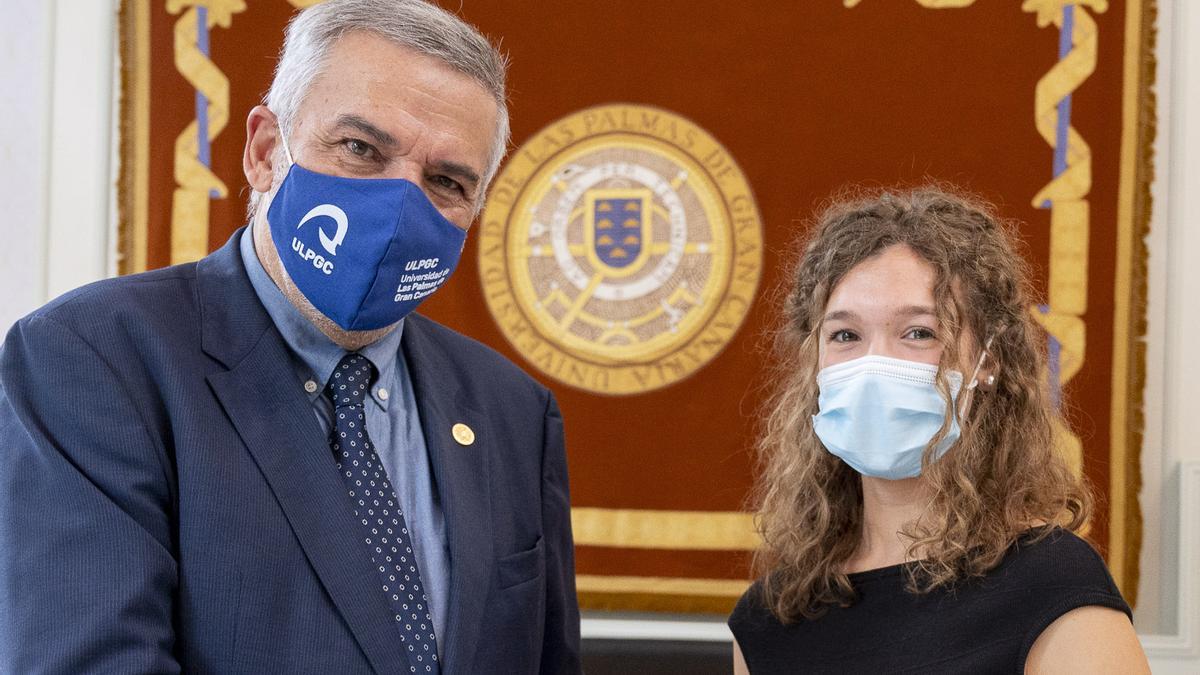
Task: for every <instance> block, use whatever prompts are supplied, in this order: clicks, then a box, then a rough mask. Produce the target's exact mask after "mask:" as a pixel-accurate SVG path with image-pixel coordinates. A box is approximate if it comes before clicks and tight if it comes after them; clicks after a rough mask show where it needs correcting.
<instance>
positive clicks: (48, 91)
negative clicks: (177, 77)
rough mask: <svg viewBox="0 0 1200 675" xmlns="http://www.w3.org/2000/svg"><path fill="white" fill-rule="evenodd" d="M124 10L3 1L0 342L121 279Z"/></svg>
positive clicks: (61, 0)
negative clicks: (91, 286) (84, 289)
mask: <svg viewBox="0 0 1200 675" xmlns="http://www.w3.org/2000/svg"><path fill="white" fill-rule="evenodd" d="M117 2H118V0H3V21H0V203H3V204H4V218H3V220H0V237H2V238H3V241H4V246H0V288H3V289H4V291H3V293H0V333H3V332H7V330H8V327H9V326H10V325H11V324H12V322H13V321H15V320H17V319H18V318H20V317H21V316H23V315H24V314H26V313H28V312H29V311H30V310H32V309H34V308H36V307H38V306H40V305H42V304H43V303H45V302H46V301H47V300H49V299H51V298H53V297H55V296H57V295H59V294H61V293H63V292H64V291H67V290H70V289H72V288H74V287H76V286H79V285H81V284H84V283H87V282H89V281H93V280H95V279H99V278H102V277H104V276H107V275H109V274H111V273H112V271H114V270H115V265H114V264H113V262H112V261H115V260H116V256H115V255H114V246H115V238H114V237H113V236H112V234H111V233H112V231H113V228H114V223H115V216H114V207H115V201H114V194H113V191H114V177H115V173H114V172H113V167H114V162H113V150H114V148H115V147H116V145H115V143H114V140H115V137H116V134H115V130H114V123H115V114H114V111H115V110H116V103H117V97H118V96H119V87H117V86H114V79H115V70H114V69H115V66H116V61H115V58H114V57H115V45H116V11H117Z"/></svg>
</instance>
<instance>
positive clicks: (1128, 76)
mask: <svg viewBox="0 0 1200 675" xmlns="http://www.w3.org/2000/svg"><path fill="white" fill-rule="evenodd" d="M155 1H162V0H122V2H121V8H120V19H119V25H120V54H121V70H120V76H121V101H120V121H119V124H120V126H119V129H120V170H119V176H118V186H117V187H118V220H119V223H118V271H119V273H121V274H131V273H136V272H142V271H145V270H146V269H147V241H148V233H149V211H148V189H149V188H148V186H149V167H150V165H149V156H150V96H151V82H150V57H151V55H150V12H151V3H152V2H155ZM317 1H319V0H289V2H290V4H292V5H293V6H296V7H303V6H307V5H311V4H315V3H316V2H317ZM861 1H863V0H846V1H845V5H846V6H847V7H852V6H854V5H857V4H859V2H861ZM866 1H867V2H871V1H873V0H866ZM916 1H917V2H918V3H919V4H920V5H922V6H924V7H928V8H934V9H936V8H954V7H965V6H969V5H970V4H972V3H973V0H916ZM1028 1H1029V0H1027V2H1028ZM1051 1H1054V2H1057V3H1058V4H1059V5H1060V6H1061V5H1065V4H1076V3H1071V2H1069V0H1051ZM1033 2H1035V4H1045V2H1046V0H1033ZM192 4H195V5H206V4H207V3H205V2H203V0H199V1H198V2H195V3H192ZM217 4H219V3H217ZM177 6H178V5H177ZM1125 12H1126V13H1125V35H1124V43H1125V50H1124V57H1123V58H1124V65H1123V68H1124V77H1123V95H1122V132H1121V157H1120V183H1119V195H1118V220H1117V255H1116V263H1117V267H1116V277H1115V279H1114V318H1113V367H1112V403H1111V411H1110V412H1111V419H1110V423H1111V426H1110V438H1111V447H1110V460H1111V467H1110V476H1111V478H1110V486H1109V487H1110V501H1109V504H1108V508H1109V553H1108V555H1109V558H1108V563H1109V566H1110V568H1111V570H1112V572H1113V576H1114V578H1115V579H1116V580H1117V582H1118V584H1119V585H1120V586H1121V589H1122V591H1123V592H1124V593H1125V595H1126V597H1127V598H1128V599H1129V600H1130V604H1134V603H1135V602H1136V596H1137V579H1138V557H1139V553H1140V548H1141V538H1142V532H1141V512H1140V508H1139V506H1138V501H1137V495H1138V491H1139V490H1140V486H1141V472H1140V452H1139V449H1140V447H1141V442H1142V430H1143V426H1144V422H1143V410H1142V406H1143V398H1142V395H1143V394H1142V390H1143V385H1144V382H1145V346H1144V344H1143V343H1142V341H1141V340H1140V337H1141V336H1144V335H1145V332H1146V317H1145V311H1144V307H1145V301H1146V295H1147V289H1146V283H1147V278H1146V275H1147V268H1146V264H1147V249H1146V243H1145V240H1144V236H1145V234H1146V233H1147V232H1148V230H1149V218H1150V208H1151V196H1150V180H1151V177H1152V172H1153V164H1152V158H1153V151H1152V144H1153V140H1154V135H1155V117H1154V115H1155V110H1156V108H1155V100H1154V97H1153V93H1152V91H1151V88H1152V86H1153V84H1154V77H1155V62H1154V43H1155V19H1156V16H1157V0H1128V1H1127V3H1126V10H1125ZM185 234H186V233H185ZM572 520H573V522H574V523H575V527H576V543H577V544H578V545H581V546H584V545H586V546H609V547H633V548H636V547H639V546H645V547H651V548H653V547H655V546H652V545H653V544H655V543H656V542H657V541H665V542H668V543H670V544H671V546H672V547H673V548H674V549H675V550H678V549H680V548H687V546H683V545H682V544H683V543H687V542H694V546H699V547H701V548H702V549H703V550H751V549H752V548H753V544H752V543H751V540H752V539H753V537H754V535H753V526H752V521H751V516H750V515H749V514H745V513H737V512H722V513H714V512H683V511H679V512H657V511H656V512H647V511H639V510H631V509H593V508H575V509H573V510H572ZM739 522H740V523H741V524H740V525H735V526H733V529H732V530H729V529H726V528H729V527H730V525H729V524H730V523H739ZM716 524H721V526H717V527H714V525H716ZM655 530H656V531H657V534H656V536H654V537H649V536H646V533H647V532H650V531H655ZM663 532H668V533H674V534H670V535H667V536H665V537H664V536H663V534H662V533H663ZM680 539H683V540H684V541H683V542H681V541H679V540H680ZM747 584H748V582H747V581H736V580H725V579H714V580H704V579H699V580H697V579H663V578H654V577H619V576H593V575H580V577H579V583H578V587H579V593H580V597H581V600H583V599H588V600H589V601H588V602H586V603H585V604H587V605H588V606H591V607H601V606H612V607H614V608H616V607H619V608H622V609H630V608H645V609H664V610H674V611H680V610H681V609H683V610H685V611H686V609H687V608H688V607H693V609H692V610H691V611H726V610H727V609H728V608H729V607H732V605H733V603H734V602H735V601H736V599H737V597H738V596H739V595H740V593H741V590H739V589H744V588H745V587H746V585H747Z"/></svg>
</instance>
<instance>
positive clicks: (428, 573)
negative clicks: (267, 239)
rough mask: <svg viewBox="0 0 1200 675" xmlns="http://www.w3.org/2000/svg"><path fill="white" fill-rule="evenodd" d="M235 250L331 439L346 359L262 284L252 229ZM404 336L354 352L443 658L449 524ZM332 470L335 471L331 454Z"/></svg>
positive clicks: (371, 428)
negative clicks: (336, 382)
mask: <svg viewBox="0 0 1200 675" xmlns="http://www.w3.org/2000/svg"><path fill="white" fill-rule="evenodd" d="M240 244H241V253H242V262H243V263H244V264H245V266H246V272H247V273H248V274H249V275H250V283H251V284H253V285H254V292H255V293H257V294H258V299H259V300H260V301H262V304H263V307H265V308H266V310H267V314H269V315H270V316H271V320H272V321H274V322H275V327H276V328H278V329H279V332H280V334H282V335H283V339H284V341H285V342H287V344H288V346H289V347H291V350H292V354H293V356H294V357H295V358H293V359H292V361H293V364H292V365H293V366H294V368H295V370H296V377H297V379H298V382H297V383H296V386H298V387H303V388H304V391H305V393H306V394H307V395H308V399H309V401H311V402H312V405H313V411H314V412H315V413H316V415H317V420H318V421H319V422H320V424H321V428H322V429H323V430H324V431H325V433H326V434H327V435H328V434H329V433H330V430H331V429H332V428H333V403H332V401H330V400H329V397H328V396H326V395H325V393H324V392H325V385H326V384H327V383H328V382H329V377H330V376H331V375H332V374H333V369H334V368H336V367H337V364H338V362H339V361H341V360H342V357H343V356H345V355H346V353H347V352H346V350H344V349H342V348H341V347H339V346H337V345H335V344H334V343H333V342H331V341H330V340H329V338H327V337H325V334H324V333H322V332H321V331H320V330H319V329H317V327H316V326H314V325H313V324H312V323H311V322H310V321H309V320H308V319H306V318H304V316H303V315H302V314H301V313H300V311H299V310H297V309H296V308H295V307H294V306H293V305H292V303H291V302H290V301H288V299H287V298H285V297H284V295H283V293H282V292H281V291H280V290H279V288H278V287H277V286H276V285H275V282H274V281H272V280H271V277H269V276H267V272H266V270H264V269H263V266H262V263H261V262H259V260H258V256H257V255H256V254H255V251H254V239H253V237H252V236H251V228H249V227H247V228H246V230H245V232H243V233H242V239H241V242H240ZM403 334H404V321H403V320H401V321H400V323H399V324H398V325H397V326H396V329H395V330H393V331H392V332H390V333H388V334H387V335H386V336H384V337H383V338H382V339H380V340H379V341H377V342H375V343H373V344H371V345H369V346H367V347H364V348H363V349H361V350H359V353H360V354H362V355H363V356H365V357H367V358H368V359H370V360H371V363H374V364H375V367H376V368H377V369H378V371H379V377H378V378H377V379H376V380H375V384H374V386H373V387H372V389H371V395H370V396H369V397H368V400H369V401H371V402H370V403H367V406H366V414H367V434H368V435H370V437H371V442H372V443H374V445H375V452H376V454H378V455H379V460H380V461H381V462H383V466H384V468H385V469H387V473H388V477H389V478H390V479H391V481H392V485H393V487H395V489H396V492H397V493H398V494H397V495H396V496H397V497H398V498H399V499H400V504H401V505H402V506H403V507H404V519H405V522H406V524H407V525H408V530H409V532H411V533H412V545H413V550H414V552H415V553H416V556H417V564H418V565H419V566H420V570H421V579H422V580H423V581H424V582H425V592H426V596H427V597H428V599H429V611H430V613H431V614H432V615H433V625H434V631H435V632H436V634H437V642H438V651H439V652H443V651H444V641H443V636H444V635H445V634H446V615H447V610H448V603H449V599H448V598H449V592H450V551H449V549H448V548H447V544H446V521H445V519H444V518H443V515H442V505H441V502H440V500H439V499H438V493H437V490H436V489H435V488H434V482H433V471H432V470H431V469H430V466H429V453H428V451H427V449H426V447H425V437H424V436H423V435H422V433H421V419H420V416H419V415H418V414H417V403H416V400H415V399H414V397H413V388H412V379H411V378H410V377H409V374H408V366H407V365H406V364H405V362H404V358H403V355H402V354H401V353H400V339H401V337H402V336H403ZM329 470H330V471H334V470H335V469H334V462H333V454H332V451H330V455H329ZM348 506H349V502H347V507H348ZM365 553H366V549H365V548H364V555H365Z"/></svg>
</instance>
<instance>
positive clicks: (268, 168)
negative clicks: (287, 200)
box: [242, 105, 279, 192]
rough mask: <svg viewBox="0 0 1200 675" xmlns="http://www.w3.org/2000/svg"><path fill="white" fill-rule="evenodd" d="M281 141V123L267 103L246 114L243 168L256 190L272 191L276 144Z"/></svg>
mask: <svg viewBox="0 0 1200 675" xmlns="http://www.w3.org/2000/svg"><path fill="white" fill-rule="evenodd" d="M278 143H279V124H278V121H277V119H276V117H275V113H273V112H271V109H270V108H268V107H267V106H265V105H256V106H254V108H252V109H251V110H250V114H249V115H247V116H246V149H245V151H244V152H243V153H242V170H243V171H245V172H246V181H247V182H249V183H250V187H251V188H253V189H254V190H255V191H256V192H270V190H271V183H272V181H273V180H274V177H275V162H274V159H275V146H276V144H278Z"/></svg>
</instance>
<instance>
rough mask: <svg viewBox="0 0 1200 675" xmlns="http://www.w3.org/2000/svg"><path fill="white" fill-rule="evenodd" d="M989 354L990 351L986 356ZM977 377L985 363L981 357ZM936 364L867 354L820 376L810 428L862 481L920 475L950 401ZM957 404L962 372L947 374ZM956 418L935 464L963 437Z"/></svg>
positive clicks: (940, 447) (953, 419)
mask: <svg viewBox="0 0 1200 675" xmlns="http://www.w3.org/2000/svg"><path fill="white" fill-rule="evenodd" d="M985 354H986V352H985ZM979 364H980V365H978V366H976V367H975V371H976V372H975V373H973V374H972V375H971V377H972V382H971V384H970V385H969V386H968V389H973V388H974V387H975V381H974V377H975V375H977V374H978V372H979V367H980V366H981V365H982V364H983V354H981V355H980V361H979ZM937 370H938V369H937V366H936V365H931V364H926V363H917V362H914V361H905V360H901V359H892V358H887V357H883V356H864V357H862V358H858V359H854V360H853V361H847V362H845V363H839V364H837V365H835V366H830V367H828V368H825V369H823V370H821V372H820V373H818V374H817V386H818V387H819V388H820V391H821V393H820V397H819V399H818V406H819V412H818V413H817V414H816V415H815V416H813V430H814V431H816V433H817V437H818V438H820V439H821V443H822V444H824V445H825V448H826V449H827V450H829V452H831V453H833V454H834V455H836V456H837V457H839V458H841V460H842V461H843V462H845V463H846V464H849V465H850V467H851V468H853V469H854V470H855V471H857V472H858V473H860V474H862V475H864V476H874V477H877V478H887V479H889V480H898V479H901V478H915V477H917V476H919V475H921V456H922V455H923V454H924V453H925V448H926V447H927V446H928V445H929V442H930V441H931V440H933V437H934V435H936V434H937V432H938V431H939V430H941V428H942V424H943V422H944V420H945V415H946V407H947V401H946V400H945V399H944V398H942V395H941V393H939V392H938V390H937V389H936V388H935V386H934V383H935V381H936V378H937ZM946 381H947V384H948V385H949V388H950V396H951V400H952V401H957V400H958V394H959V391H960V390H961V389H962V384H963V377H962V373H960V372H957V371H947V372H946ZM959 433H960V430H959V427H958V419H957V417H954V418H951V421H950V428H949V429H948V430H947V432H946V435H945V437H944V438H942V440H941V441H939V442H938V444H937V447H936V448H934V451H933V452H934V454H933V456H934V459H938V458H941V456H942V455H944V454H945V453H946V451H947V450H948V449H949V448H950V446H952V445H954V442H955V441H957V440H958V437H959Z"/></svg>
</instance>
